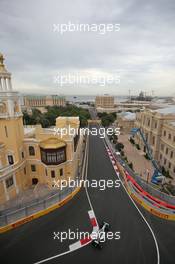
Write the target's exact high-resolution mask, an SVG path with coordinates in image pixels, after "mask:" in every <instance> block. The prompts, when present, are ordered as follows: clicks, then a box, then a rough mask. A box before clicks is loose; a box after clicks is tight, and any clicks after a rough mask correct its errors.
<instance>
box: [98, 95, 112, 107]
mask: <svg viewBox="0 0 175 264" xmlns="http://www.w3.org/2000/svg"><path fill="white" fill-rule="evenodd" d="M95 107H96V108H98V107H101V108H114V96H110V95H102V96H96V98H95Z"/></svg>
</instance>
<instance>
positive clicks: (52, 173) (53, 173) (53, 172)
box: [51, 170, 55, 178]
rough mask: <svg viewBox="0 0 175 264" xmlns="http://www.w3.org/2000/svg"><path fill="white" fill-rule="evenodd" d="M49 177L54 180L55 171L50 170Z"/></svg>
mask: <svg viewBox="0 0 175 264" xmlns="http://www.w3.org/2000/svg"><path fill="white" fill-rule="evenodd" d="M51 177H52V178H55V171H54V170H51Z"/></svg>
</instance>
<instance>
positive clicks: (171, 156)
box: [170, 151, 173, 159]
mask: <svg viewBox="0 0 175 264" xmlns="http://www.w3.org/2000/svg"><path fill="white" fill-rule="evenodd" d="M170 158H171V159H172V158H173V151H171V154H170Z"/></svg>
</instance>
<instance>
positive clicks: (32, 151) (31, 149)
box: [29, 146, 35, 156]
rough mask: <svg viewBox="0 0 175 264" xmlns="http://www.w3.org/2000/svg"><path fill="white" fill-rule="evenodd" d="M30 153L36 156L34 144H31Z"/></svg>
mask: <svg viewBox="0 0 175 264" xmlns="http://www.w3.org/2000/svg"><path fill="white" fill-rule="evenodd" d="M29 155H30V156H35V148H34V147H33V146H29Z"/></svg>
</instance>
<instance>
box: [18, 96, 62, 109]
mask: <svg viewBox="0 0 175 264" xmlns="http://www.w3.org/2000/svg"><path fill="white" fill-rule="evenodd" d="M22 101H23V106H22V107H23V108H24V109H32V108H37V109H39V110H41V111H42V112H44V111H45V107H46V106H54V105H56V106H62V107H64V106H65V105H66V98H65V97H64V96H59V95H40V96H37V95H26V96H23V100H22Z"/></svg>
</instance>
